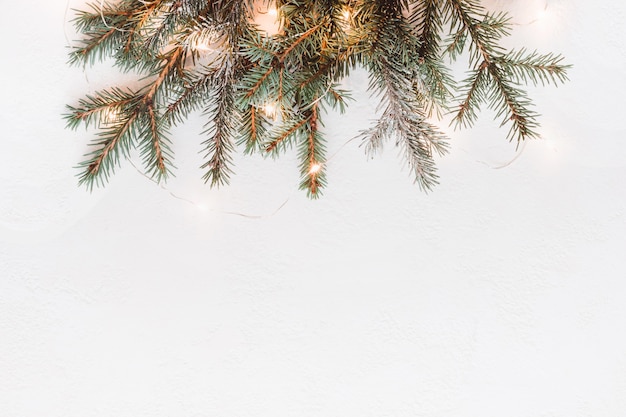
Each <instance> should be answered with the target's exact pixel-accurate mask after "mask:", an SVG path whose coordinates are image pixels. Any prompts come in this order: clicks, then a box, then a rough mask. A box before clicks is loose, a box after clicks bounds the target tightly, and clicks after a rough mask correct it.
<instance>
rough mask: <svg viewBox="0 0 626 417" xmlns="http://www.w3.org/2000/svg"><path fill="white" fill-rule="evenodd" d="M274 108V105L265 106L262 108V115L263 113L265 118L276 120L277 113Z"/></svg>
mask: <svg viewBox="0 0 626 417" xmlns="http://www.w3.org/2000/svg"><path fill="white" fill-rule="evenodd" d="M276 107H277V106H276V103H267V104H266V105H265V106H263V113H265V115H266V116H267V117H271V118H272V119H274V120H276V115H277V113H278V112H277V108H276Z"/></svg>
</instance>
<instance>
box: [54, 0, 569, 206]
mask: <svg viewBox="0 0 626 417" xmlns="http://www.w3.org/2000/svg"><path fill="white" fill-rule="evenodd" d="M259 1H260V3H261V4H265V5H268V4H269V1H268V0H259ZM258 3H259V2H257V1H255V0H245V1H238V0H219V1H210V2H207V1H206V0H117V2H116V3H106V2H105V3H101V2H100V1H97V2H94V3H92V4H90V5H88V6H89V9H90V10H89V11H88V12H78V14H77V17H76V18H75V19H74V24H75V26H76V28H77V30H78V31H79V32H80V33H82V34H83V35H84V38H83V39H82V40H79V41H78V44H77V46H76V47H75V48H73V50H72V51H71V53H70V63H71V64H73V65H76V64H82V65H86V64H93V63H94V62H95V61H102V60H105V59H108V58H111V59H113V62H114V63H115V66H116V67H118V68H119V69H120V70H122V71H130V70H132V71H133V72H136V73H137V74H138V75H139V77H140V83H141V85H142V87H141V88H139V89H134V90H129V89H123V88H110V89H106V90H104V91H101V92H98V93H96V94H93V95H87V96H85V97H84V98H82V99H80V100H78V104H76V105H74V106H67V114H66V115H65V118H66V123H67V127H68V128H71V129H76V128H77V127H78V126H79V125H81V124H83V125H85V127H90V126H95V127H96V128H97V129H99V133H98V134H97V137H96V140H94V141H93V142H92V143H91V146H93V147H94V150H93V151H92V152H90V153H88V154H87V155H86V156H85V157H86V160H85V161H84V162H82V163H81V164H80V168H81V173H80V175H79V182H80V183H81V184H85V185H86V186H87V187H88V188H92V187H93V185H94V184H95V185H100V184H104V183H105V182H106V180H107V179H108V177H109V176H110V175H111V174H112V173H113V171H114V169H115V168H116V167H117V166H118V165H119V162H120V159H121V157H125V158H129V154H130V152H131V150H132V149H133V148H135V147H138V148H139V153H140V156H141V158H142V162H143V165H144V167H145V170H146V171H147V173H148V174H149V175H150V176H152V177H153V178H155V179H156V180H157V181H160V180H162V179H163V180H164V179H166V178H167V177H168V176H169V175H170V174H171V170H172V169H173V164H172V160H173V152H172V147H171V141H170V139H169V132H168V130H169V129H170V128H171V127H172V126H173V125H175V124H180V123H182V122H183V121H184V120H185V119H186V118H187V117H188V116H189V115H190V114H191V113H193V112H194V111H197V110H200V109H202V110H203V112H204V116H205V117H207V120H208V122H207V124H206V125H205V130H204V132H203V134H205V135H206V140H204V142H202V144H203V151H204V153H205V163H204V164H203V165H202V168H203V169H204V170H205V174H204V179H205V180H206V181H207V182H209V183H210V184H211V185H212V186H219V185H223V184H227V183H228V181H229V178H230V175H231V174H232V172H233V152H234V151H235V147H236V145H237V146H242V147H243V148H244V152H245V153H252V152H256V151H258V152H260V153H262V154H271V155H273V156H277V155H279V154H280V152H281V151H283V150H286V149H288V148H290V147H292V146H296V148H297V152H298V157H299V160H300V173H301V183H300V186H301V188H303V189H306V190H307V193H308V195H309V197H311V198H316V197H317V196H319V195H320V194H321V189H322V188H323V187H324V186H325V184H326V176H325V172H324V167H325V166H324V162H325V141H326V138H325V137H324V127H323V125H322V123H321V122H322V118H321V117H320V115H321V113H322V112H324V111H327V110H328V108H332V109H333V110H338V111H340V112H343V111H344V110H345V108H346V105H347V102H348V100H350V94H349V92H348V91H344V90H342V89H341V88H340V85H341V81H342V79H344V78H345V77H346V76H348V75H349V74H350V71H351V70H353V69H355V68H357V67H362V68H364V69H365V70H367V71H368V72H369V85H368V89H369V91H370V92H371V93H372V96H373V97H376V98H378V99H379V100H380V103H379V106H378V108H377V112H379V114H380V118H379V119H378V120H377V121H375V122H374V124H373V125H372V126H371V127H370V128H369V129H366V130H364V131H362V132H361V134H360V137H361V138H362V139H363V141H364V144H365V148H366V151H367V152H368V153H370V154H371V153H375V152H376V151H378V150H379V149H380V148H381V147H382V146H383V144H384V143H385V142H388V141H390V140H392V141H394V143H395V145H396V146H397V147H398V148H399V149H400V151H401V154H402V156H403V157H404V159H405V161H406V163H407V165H408V166H409V168H410V169H411V172H412V174H413V176H414V178H415V181H416V182H417V183H418V184H419V186H420V188H422V189H424V190H427V189H429V188H430V187H432V186H433V185H434V184H436V183H437V179H438V177H437V175H436V170H435V163H434V159H433V158H434V155H435V154H438V155H442V154H444V153H445V152H447V138H445V136H444V135H443V134H442V133H441V132H440V131H439V130H438V129H437V128H436V126H435V125H434V124H433V123H431V122H430V121H428V118H429V117H430V116H432V115H433V114H436V115H437V116H439V115H440V114H441V113H442V112H444V111H448V110H449V109H450V107H453V110H454V113H455V116H454V122H456V124H457V126H463V127H468V126H471V125H472V124H473V123H474V122H475V121H476V118H477V116H478V112H479V110H480V109H481V107H483V106H487V107H489V108H491V109H493V110H494V111H495V114H496V118H498V119H501V121H502V125H504V124H507V125H510V130H509V133H508V138H509V139H510V140H512V139H516V140H517V141H518V142H519V141H521V140H523V139H525V138H528V137H533V136H536V135H537V127H538V123H537V118H538V114H537V113H536V112H535V111H534V110H533V109H532V103H531V101H530V98H529V97H528V94H527V93H526V91H524V89H523V85H527V84H533V85H539V84H541V85H548V84H554V85H558V84H559V83H561V82H564V81H566V80H567V69H568V68H569V66H568V65H565V64H564V63H563V58H562V57H561V56H560V55H557V54H539V53H537V52H527V50H526V49H524V48H522V49H519V50H513V51H506V50H505V49H504V48H502V46H501V45H500V41H501V40H502V39H503V38H504V37H505V36H508V35H509V32H510V23H509V18H508V16H507V15H506V14H504V13H494V14H492V13H488V12H486V11H485V9H484V8H483V7H482V5H481V2H480V1H479V0H419V1H413V0H320V1H306V0H277V1H276V2H275V5H276V6H277V8H278V10H279V14H280V23H281V28H280V32H279V33H277V34H275V35H268V34H267V33H265V32H264V31H262V30H261V29H260V28H258V27H256V26H255V23H254V16H255V14H256V13H257V11H256V9H255V7H256V6H258ZM464 53H467V57H468V61H469V68H468V70H469V71H468V74H467V76H466V78H465V80H463V81H461V82H460V84H459V86H457V85H456V83H455V81H454V79H453V78H452V76H451V71H450V68H449V66H448V65H446V63H444V58H451V59H452V60H455V59H457V58H458V57H460V56H461V55H462V54H464ZM455 96H456V97H458V103H456V104H454V105H453V106H451V104H453V103H451V101H452V100H453V98H454V97H455ZM270 108H275V109H277V112H278V116H277V117H276V116H275V115H273V114H271V113H272V112H271V111H270Z"/></svg>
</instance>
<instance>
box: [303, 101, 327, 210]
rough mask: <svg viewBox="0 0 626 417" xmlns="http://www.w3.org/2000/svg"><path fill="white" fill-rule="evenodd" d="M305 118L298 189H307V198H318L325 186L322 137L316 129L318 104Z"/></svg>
mask: <svg viewBox="0 0 626 417" xmlns="http://www.w3.org/2000/svg"><path fill="white" fill-rule="evenodd" d="M308 113H309V114H308V117H307V118H306V129H305V132H304V133H305V134H304V135H303V136H304V141H303V143H302V144H301V145H300V152H299V157H300V174H301V176H302V180H301V182H300V189H301V190H302V189H304V190H307V195H308V196H309V198H318V197H320V195H321V189H322V188H323V187H325V186H326V172H325V171H326V170H325V168H324V164H323V162H324V154H325V146H324V138H323V136H322V135H320V134H319V131H318V123H319V121H318V117H319V116H318V106H317V105H313V106H312V107H311V110H310V111H309V112H308Z"/></svg>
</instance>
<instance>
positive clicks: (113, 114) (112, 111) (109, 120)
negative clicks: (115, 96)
mask: <svg viewBox="0 0 626 417" xmlns="http://www.w3.org/2000/svg"><path fill="white" fill-rule="evenodd" d="M120 115H121V112H120V109H118V108H116V107H111V108H108V109H106V110H104V111H103V112H102V120H103V122H104V123H105V124H113V123H115V122H117V121H118V120H119V118H120Z"/></svg>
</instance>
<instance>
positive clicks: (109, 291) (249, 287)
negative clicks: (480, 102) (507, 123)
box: [0, 0, 626, 417]
mask: <svg viewBox="0 0 626 417" xmlns="http://www.w3.org/2000/svg"><path fill="white" fill-rule="evenodd" d="M543 4H544V3H543V1H539V0H536V1H535V0H533V1H524V0H510V1H490V2H487V5H488V6H489V7H490V8H505V9H509V10H511V11H514V13H515V21H516V22H517V23H521V24H523V23H530V22H532V23H530V24H528V25H523V26H517V27H515V33H514V37H513V38H511V40H510V44H511V45H518V46H519V45H527V46H529V47H530V48H531V49H532V48H535V47H536V48H538V49H540V50H541V51H557V52H562V53H564V54H565V55H566V57H567V61H568V62H570V63H572V64H574V68H573V69H572V70H571V72H570V78H571V81H570V82H569V83H568V84H566V85H564V86H562V87H559V88H558V89H556V88H554V87H549V88H544V89H536V90H535V89H533V90H532V95H533V96H534V97H535V101H536V103H537V105H538V109H539V111H540V112H541V113H542V114H543V117H542V119H541V120H542V124H543V127H542V129H541V132H542V134H543V137H544V139H543V140H540V141H534V142H530V143H528V144H527V145H526V146H525V148H524V150H523V153H522V154H521V156H520V157H519V158H518V159H516V160H515V161H514V163H512V164H511V165H509V166H507V167H506V168H502V169H493V168H494V167H497V166H499V165H502V164H505V163H507V162H508V161H510V160H511V159H512V158H514V157H515V156H516V153H515V149H514V146H513V145H512V144H509V143H508V142H506V140H505V139H504V136H505V133H506V132H505V131H504V130H499V129H497V122H493V121H492V120H491V118H490V116H489V115H488V114H486V115H485V116H484V117H483V118H481V121H480V123H479V124H478V125H477V126H476V128H475V129H472V130H464V131H457V132H454V131H451V130H449V129H448V130H449V132H450V134H451V135H452V137H453V138H454V139H453V140H452V150H451V154H450V155H448V156H447V157H445V158H443V159H441V160H440V161H439V167H440V175H441V185H440V186H438V187H437V188H436V189H435V190H434V191H433V192H431V193H430V194H424V193H420V192H419V191H418V189H417V187H416V186H414V185H413V184H412V182H411V179H410V178H409V176H408V173H407V172H406V170H403V169H401V168H400V166H401V165H400V164H399V159H398V158H397V155H396V151H395V149H394V148H393V147H392V146H388V147H387V149H386V151H385V152H384V153H383V155H382V156H380V157H378V158H376V159H374V160H367V159H366V158H365V156H364V154H363V152H362V149H361V148H359V146H358V145H359V144H358V143H357V142H351V143H349V144H348V145H346V146H345V147H343V148H341V146H342V145H343V144H344V143H345V142H346V141H347V140H348V139H350V138H351V137H353V136H354V135H355V133H356V132H357V131H358V130H359V129H360V128H362V127H363V126H364V125H365V124H366V123H368V120H370V119H371V118H372V117H373V115H374V113H373V112H374V108H375V103H374V102H373V101H370V100H368V99H367V95H366V94H364V93H363V92H362V91H360V92H359V91H357V92H356V93H355V96H356V97H357V101H356V102H355V103H353V104H352V105H351V107H350V110H349V112H348V113H347V114H346V115H345V116H342V117H340V116H337V115H329V116H327V118H326V122H327V123H326V126H327V127H326V131H327V135H328V137H329V138H330V143H329V148H330V153H331V154H332V153H334V152H335V151H337V150H339V152H338V153H337V156H336V157H335V158H334V159H333V160H332V161H331V163H330V164H329V167H328V176H329V182H330V185H329V187H328V189H327V190H326V192H325V196H324V197H323V198H322V199H320V200H319V201H308V200H307V199H306V198H305V197H304V195H303V193H301V192H298V191H296V188H297V182H298V178H297V177H298V174H297V168H296V162H295V160H294V158H293V157H292V156H286V157H285V158H282V159H280V160H278V161H272V160H263V159H262V158H260V157H241V156H240V157H237V161H236V162H237V166H236V168H237V175H236V176H235V177H234V178H233V181H232V185H231V186H230V187H228V188H224V189H222V190H219V191H215V190H210V189H208V188H207V187H206V186H205V185H204V184H203V183H202V180H201V179H200V177H201V171H200V170H199V169H198V168H197V167H198V166H199V164H200V159H199V158H200V157H199V156H198V155H197V152H198V151H199V150H200V142H201V137H200V136H199V132H200V130H201V126H202V121H201V120H200V119H199V118H193V119H192V121H191V122H190V123H189V124H188V125H186V126H185V127H183V128H180V129H178V130H177V131H176V132H175V134H174V137H175V139H176V145H175V150H176V153H177V160H176V162H177V165H178V166H179V170H178V175H177V177H176V178H175V179H174V180H172V181H171V182H170V183H169V184H168V187H169V188H170V190H172V191H173V192H174V193H175V194H177V195H179V196H181V197H184V198H188V199H191V200H193V201H196V202H198V203H199V204H202V205H204V206H205V208H206V210H205V211H202V210H200V209H198V207H196V206H194V205H192V204H189V203H188V202H185V201H183V200H180V199H176V198H173V197H172V196H171V195H170V194H169V193H168V192H167V191H164V190H162V189H160V188H159V187H157V186H156V185H154V184H153V183H151V182H149V181H148V180H146V179H145V178H144V177H142V176H141V175H139V174H138V173H137V171H136V170H135V169H134V168H133V167H132V166H130V165H129V164H124V165H123V167H122V168H121V169H119V170H118V173H117V175H115V177H114V178H113V180H112V181H111V183H110V184H109V186H108V187H107V188H106V189H103V190H97V191H95V192H94V193H92V194H89V193H87V192H85V191H84V190H83V189H79V188H77V187H76V181H75V178H74V175H75V173H76V171H75V170H74V169H73V168H72V167H73V166H74V165H75V164H76V163H77V162H78V161H79V160H80V157H81V155H82V154H83V153H84V152H85V150H86V143H87V141H88V140H89V139H90V138H92V137H93V136H92V135H93V132H85V131H84V130H79V131H77V132H71V131H68V130H65V129H64V122H63V121H62V119H61V117H60V114H61V113H62V112H63V111H64V105H65V104H66V103H72V102H75V101H76V100H77V99H78V98H79V97H80V96H82V95H83V94H84V93H85V92H92V91H95V90H97V89H100V88H102V87H105V86H107V85H108V84H109V83H110V82H111V81H115V80H116V79H117V78H123V77H118V76H117V75H115V74H114V73H112V72H110V71H109V70H108V69H106V68H104V67H96V68H93V69H89V70H88V71H87V73H86V75H85V74H84V73H83V72H82V71H81V70H80V69H76V68H68V67H67V66H66V64H65V62H66V52H67V49H66V46H67V41H66V38H65V34H64V31H65V32H67V33H68V35H67V36H68V37H69V38H73V37H74V36H75V35H74V33H73V32H72V28H71V26H70V25H66V24H65V23H64V22H66V21H67V20H68V19H69V18H70V17H71V12H70V14H69V15H66V14H65V13H66V3H65V1H62V0H55V1H37V0H23V1H21V2H9V1H3V3H2V13H1V14H0V34H1V35H2V39H3V41H4V42H3V47H2V66H1V67H0V68H1V75H2V76H1V77H0V91H1V92H2V99H1V100H0V126H1V130H0V132H1V133H0V135H1V141H0V143H1V145H2V151H1V152H0V416H2V417H4V416H6V417H40V416H41V417H113V416H115V417H131V416H132V417H141V416H146V417H148V416H149V417H166V416H168V417H169V416H181V417H182V416H184V417H196V416H220V417H235V416H237V417H245V416H254V417H262V416H267V417H270V416H271V417H279V416H285V417H286V416H290V417H292V416H315V417H321V416H324V417H328V416H344V417H345V416H354V417H357V416H358V417H367V416H376V417H381V416H420V417H421V416H423V417H450V416H458V417H505V416H506V417H618V416H623V415H624V413H626V302H625V300H626V283H625V279H626V256H624V250H625V243H626V218H625V214H624V211H625V208H626V187H625V186H624V177H625V176H626V163H625V162H624V161H625V155H626V140H625V139H626V138H625V136H626V135H625V128H624V110H623V107H624V106H623V103H622V99H623V96H624V93H625V92H626V81H625V80H626V77H624V69H625V68H626V53H625V51H626V48H625V47H624V46H623V41H624V39H625V38H626V29H625V28H626V25H624V20H625V19H624V18H625V13H626V5H625V3H624V2H622V1H620V0H611V1H604V2H583V1H581V0H575V1H565V0H551V1H549V4H548V8H547V10H546V13H545V16H544V17H543V19H542V20H539V21H535V22H533V21H534V19H535V17H536V16H537V15H538V13H539V12H540V11H541V9H542V7H543ZM81 5H83V3H82V2H80V1H74V0H72V1H71V2H70V4H69V7H81ZM363 80H364V79H363V76H362V75H359V74H356V75H355V76H354V77H353V78H352V79H350V80H348V81H347V82H346V85H347V86H349V87H354V88H356V89H357V90H358V88H359V87H360V86H362V84H363ZM441 125H442V126H443V127H444V128H446V129H447V127H446V125H447V124H446V122H445V121H444V122H442V123H441ZM286 199H288V201H287V203H286V204H285V205H284V207H283V208H282V209H280V210H279V211H278V212H276V213H275V214H274V215H271V214H272V213H273V212H274V211H275V210H276V209H277V208H278V207H279V206H280V205H281V204H282V203H283V202H284V201H285V200H286ZM228 212H240V213H248V214H251V215H263V216H264V217H262V218H260V219H249V218H243V217H240V216H237V215H233V214H228Z"/></svg>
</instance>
